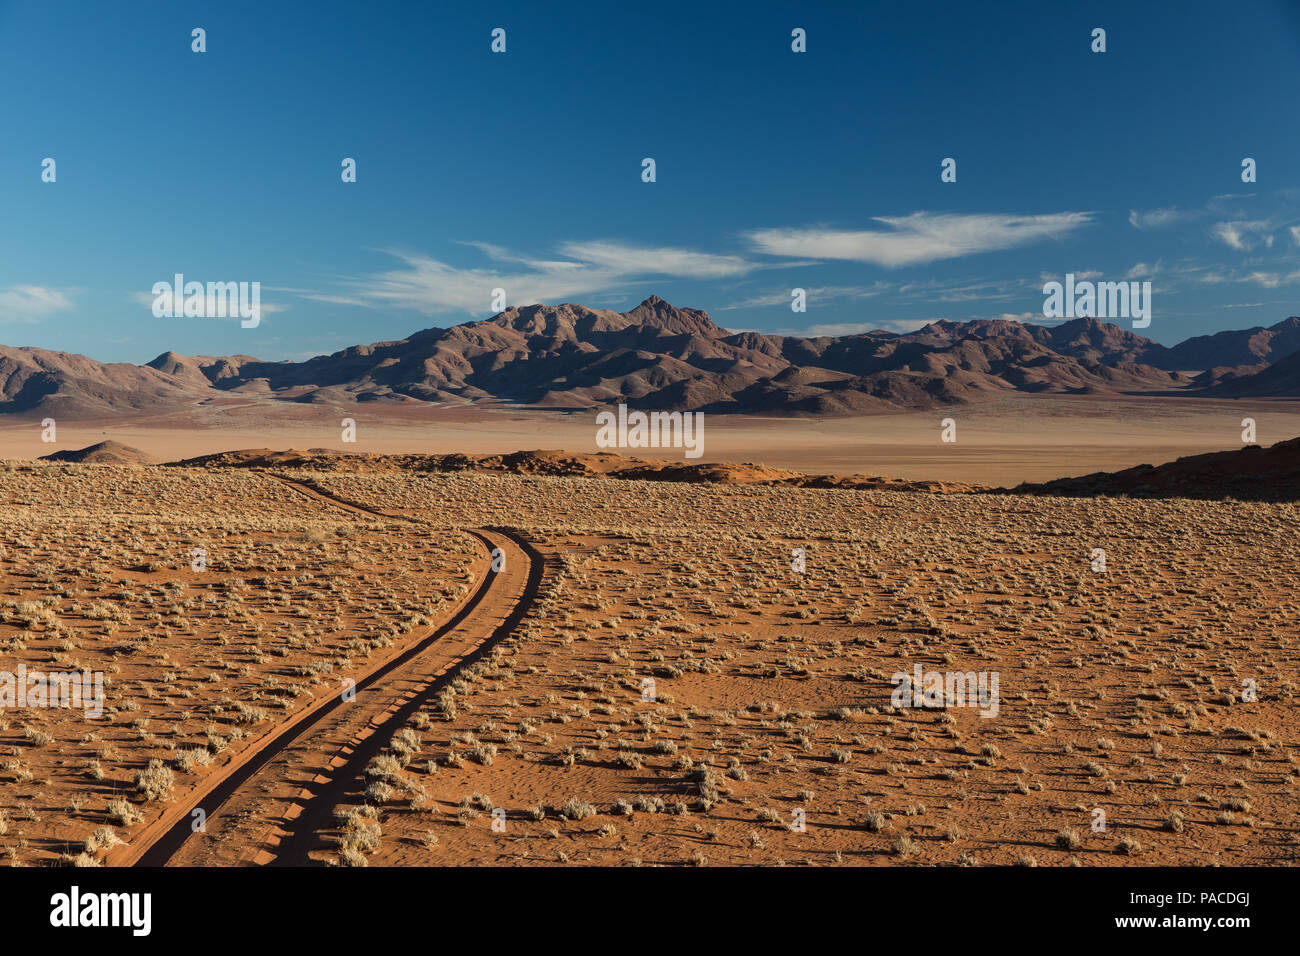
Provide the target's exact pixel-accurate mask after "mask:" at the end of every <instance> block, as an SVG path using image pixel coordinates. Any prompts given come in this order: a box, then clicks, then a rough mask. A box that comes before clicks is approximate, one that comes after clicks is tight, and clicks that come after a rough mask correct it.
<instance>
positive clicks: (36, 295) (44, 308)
mask: <svg viewBox="0 0 1300 956" xmlns="http://www.w3.org/2000/svg"><path fill="white" fill-rule="evenodd" d="M71 308H72V299H71V298H70V297H69V293H68V292H64V291H62V290H59V289H50V288H47V287H45V286H40V285H13V286H9V287H8V288H7V289H0V322H18V323H31V322H40V321H41V320H42V319H44V318H46V317H47V316H50V315H53V314H54V313H56V312H66V311H67V310H68V309H71Z"/></svg>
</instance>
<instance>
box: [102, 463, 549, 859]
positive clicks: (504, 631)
mask: <svg viewBox="0 0 1300 956" xmlns="http://www.w3.org/2000/svg"><path fill="white" fill-rule="evenodd" d="M269 477H272V478H274V479H275V480H277V481H280V482H283V483H285V484H287V485H290V486H291V487H293V488H295V489H296V490H298V491H300V492H302V493H303V494H304V495H307V496H308V497H311V498H314V499H316V500H319V501H321V502H322V503H325V504H328V505H330V506H332V507H339V508H343V509H346V510H349V511H354V512H360V513H365V514H373V515H379V516H382V517H389V518H402V517H403V516H399V515H387V514H384V513H383V512H381V511H377V510H374V509H372V508H369V507H367V506H365V505H361V504H358V503H356V502H349V501H344V500H342V499H339V498H336V497H334V496H331V495H328V494H326V493H324V492H322V491H320V490H318V489H316V488H313V487H311V486H309V485H307V484H304V483H302V482H299V481H296V480H292V479H288V478H284V477H282V476H278V475H274V476H269ZM405 520H413V519H405ZM469 533H470V534H472V535H473V536H474V537H475V538H477V539H478V540H479V541H480V543H481V544H482V545H483V548H484V552H485V558H484V562H483V564H482V566H481V568H480V569H479V572H478V573H479V582H478V585H477V587H476V588H475V589H474V591H473V592H472V593H471V594H470V595H469V596H468V598H466V599H465V600H464V602H463V603H462V604H461V605H460V606H459V607H458V608H457V609H456V610H455V612H454V613H453V614H452V616H451V617H450V618H449V619H448V620H447V621H445V622H444V623H442V624H441V625H439V626H438V627H436V628H435V629H434V630H433V631H432V632H431V633H429V634H427V635H426V636H425V637H423V638H421V639H420V640H418V641H417V642H416V643H414V644H413V645H411V646H409V647H407V648H406V649H405V650H401V651H399V652H398V653H397V654H396V655H395V656H392V657H390V658H388V659H387V660H384V661H381V662H378V663H377V664H376V666H375V667H374V668H372V669H371V670H369V671H367V672H365V673H364V674H362V675H359V676H358V677H357V678H356V684H355V698H354V699H353V700H351V701H345V700H344V699H343V694H342V693H341V691H340V692H338V693H332V694H331V695H330V696H328V697H323V698H322V699H320V700H318V701H316V702H315V703H313V704H312V705H310V706H309V707H308V708H307V710H305V711H303V712H301V713H299V714H297V715H295V716H294V717H293V718H292V719H291V720H290V722H289V723H288V724H287V726H284V727H282V728H280V729H278V730H273V731H271V732H270V733H269V734H268V735H267V736H266V737H265V738H264V739H262V740H261V741H259V742H257V743H256V744H254V745H253V746H252V747H250V748H249V749H248V750H246V751H244V752H242V753H241V754H239V756H238V757H237V758H236V759H234V760H232V761H231V762H230V763H228V764H226V765H224V766H220V767H217V768H214V769H213V770H212V771H211V772H210V773H209V774H207V775H206V776H205V777H204V778H203V780H202V781H201V782H200V784H199V786H198V787H197V789H195V790H194V791H191V792H190V793H189V794H188V795H186V796H185V797H184V798H183V799H182V800H179V801H177V803H175V804H173V805H172V806H170V807H168V808H167V810H166V811H165V812H164V814H163V815H162V816H161V817H159V818H158V819H157V820H155V821H153V822H152V823H150V824H149V825H148V826H146V827H145V828H144V829H143V830H141V831H140V832H139V833H137V834H136V835H135V838H134V839H133V840H132V841H131V843H130V845H129V846H126V847H123V848H122V849H121V850H120V851H119V852H118V853H116V854H113V855H112V856H111V857H110V858H109V859H108V860H106V862H107V863H108V864H109V865H112V866H165V865H181V866H187V865H188V866H216V865H265V864H289V865H293V864H298V865H302V864H309V863H312V862H315V861H314V860H313V859H312V857H311V854H312V853H313V851H315V850H318V849H320V847H319V846H318V845H317V843H318V841H317V838H316V833H317V831H318V830H319V829H320V828H321V827H323V826H328V825H329V823H330V813H331V810H332V808H333V806H334V804H335V803H336V801H337V798H338V797H339V796H340V795H341V794H342V793H344V792H346V790H347V789H348V787H349V786H350V785H351V784H352V783H353V782H354V781H355V780H356V779H357V778H358V776H359V775H360V773H361V771H362V769H363V768H364V767H365V765H366V763H367V762H368V761H369V760H370V758H371V757H372V756H374V755H375V754H376V753H378V752H379V750H380V749H381V748H382V747H383V745H384V744H385V743H386V742H387V741H388V739H389V738H390V737H391V735H392V734H393V733H394V732H395V731H396V730H398V729H399V728H400V727H402V726H403V725H404V724H405V723H406V721H407V720H409V719H410V716H411V715H412V714H413V713H414V712H415V711H416V710H417V709H418V708H419V707H420V706H421V705H422V704H424V703H426V702H427V701H428V700H429V699H430V698H432V697H433V696H435V695H436V694H437V693H438V692H439V691H440V690H441V689H442V687H443V686H445V685H446V684H447V683H449V682H450V681H451V680H452V679H454V677H455V674H456V671H457V670H458V669H459V668H460V667H462V666H465V665H468V664H471V663H473V662H474V661H475V660H477V659H479V658H480V657H481V656H483V655H484V654H486V653H487V652H489V651H490V650H491V648H492V647H493V646H494V645H495V644H496V643H497V642H498V641H500V640H502V639H503V638H504V637H506V636H507V635H508V634H509V633H510V632H511V631H512V630H513V629H514V627H515V626H516V625H517V624H518V623H519V621H520V620H521V619H522V618H523V616H524V614H525V613H526V612H527V610H528V608H529V606H530V605H531V603H532V601H533V600H534V599H535V597H536V595H537V593H538V591H539V589H540V585H541V578H542V559H541V556H540V555H539V554H538V553H537V552H536V551H535V550H534V549H533V548H532V546H531V545H529V544H528V543H527V542H526V541H525V540H523V539H522V538H521V537H519V536H518V535H517V534H515V533H514V532H512V531H509V530H507V529H500V528H492V529H488V528H485V529H480V530H474V531H470V532H469ZM496 548H500V549H501V550H502V552H504V555H505V566H504V568H502V569H501V570H500V571H497V572H493V571H491V552H492V551H493V549H496ZM197 809H201V810H202V811H203V813H204V815H205V818H204V828H203V830H202V831H200V832H196V828H195V824H194V822H193V821H194V820H195V815H194V812H195V810H197Z"/></svg>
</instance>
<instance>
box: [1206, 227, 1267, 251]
mask: <svg viewBox="0 0 1300 956" xmlns="http://www.w3.org/2000/svg"><path fill="white" fill-rule="evenodd" d="M1274 228H1275V227H1274V226H1273V224H1272V223H1271V222H1269V221H1268V220H1265V219H1253V220H1236V221H1231V222H1216V223H1215V224H1214V226H1213V228H1212V229H1210V235H1212V236H1213V237H1214V238H1215V239H1217V240H1219V241H1220V242H1222V243H1223V244H1224V245H1226V246H1230V247H1231V248H1233V249H1237V250H1239V251H1242V252H1246V251H1249V250H1251V249H1254V248H1255V246H1256V245H1258V243H1259V242H1261V241H1262V242H1263V243H1264V245H1265V246H1267V247H1269V248H1272V247H1273V236H1272V235H1270V233H1271V232H1272V231H1273V229H1274Z"/></svg>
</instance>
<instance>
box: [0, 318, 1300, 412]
mask: <svg viewBox="0 0 1300 956" xmlns="http://www.w3.org/2000/svg"><path fill="white" fill-rule="evenodd" d="M1225 337H1226V338H1225ZM1292 345H1294V346H1295V348H1294V349H1293V350H1292V351H1293V352H1300V318H1297V317H1294V316H1293V317H1290V318H1288V319H1286V320H1283V321H1282V322H1279V323H1277V325H1275V326H1272V327H1270V328H1267V329H1265V328H1262V327H1256V328H1252V329H1246V330H1239V331H1237V332H1220V333H1216V334H1215V335H1213V336H1198V337H1194V338H1192V339H1188V340H1186V341H1185V342H1183V343H1180V344H1179V345H1177V346H1173V347H1166V346H1163V345H1160V344H1159V343H1156V342H1154V341H1152V340H1150V339H1146V338H1144V337H1142V336H1140V335H1137V334H1135V333H1133V332H1131V331H1129V330H1127V329H1123V328H1120V327H1119V326H1116V325H1113V324H1110V323H1106V322H1101V321H1099V320H1097V319H1095V318H1080V319H1073V320H1071V321H1068V322H1064V323H1062V324H1060V325H1056V326H1042V325H1037V324H1029V323H1022V322H1016V321H1010V320H1002V319H990V320H973V321H969V322H952V321H948V320H941V321H936V322H932V323H929V324H927V325H926V326H924V327H922V328H920V329H917V330H915V331H912V332H906V333H897V332H887V331H883V330H873V331H869V332H861V333H854V334H852V335H845V336H813V337H808V336H786V335H774V334H768V333H761V332H753V331H741V332H732V331H730V330H728V329H725V328H723V327H721V326H718V325H717V324H715V323H714V322H713V320H712V319H711V318H710V317H709V315H708V313H707V312H704V311H703V310H699V309H687V308H679V307H677V306H674V305H671V304H670V303H668V302H666V301H665V300H663V299H661V298H659V297H658V296H655V295H651V296H649V297H647V298H646V299H645V300H644V301H642V302H641V303H640V304H638V305H637V306H636V307H634V308H632V309H630V310H628V311H627V312H615V311H612V310H608V309H591V308H588V307H586V306H583V305H580V304H577V303H561V304H560V305H558V306H547V305H541V304H534V305H526V306H515V307H512V308H510V309H506V310H504V311H502V312H500V313H498V314H497V315H495V316H492V317H490V318H487V319H481V320H475V321H472V322H466V323H462V324H460V325H455V326H451V327H449V328H440V327H432V328H428V329H422V330H419V331H416V332H414V333H412V334H411V335H409V336H407V337H406V338H403V339H397V340H392V341H384V342H372V343H369V344H358V345H353V346H349V347H348V348H345V349H341V350H339V351H336V352H333V353H331V354H329V355H319V356H315V357H313V358H310V359H307V360H305V361H287V360H286V361H278V362H272V361H265V360H262V359H258V358H256V357H254V356H251V355H227V356H210V355H195V356H186V355H182V354H180V353H177V352H174V351H168V352H164V353H162V354H161V355H158V356H157V357H156V358H154V359H152V360H151V361H149V362H147V363H145V364H144V365H138V366H137V365H131V364H129V363H100V362H97V361H95V360H94V359H91V358H88V357H86V356H81V355H76V354H74V353H68V352H52V351H49V350H44V349H35V348H10V347H3V346H0V412H3V413H10V414H12V413H21V412H41V413H50V414H55V413H62V414H64V415H67V416H70V417H75V416H80V415H93V414H98V413H106V412H109V413H113V412H121V411H123V410H150V409H161V408H167V407H176V406H177V404H178V403H181V404H184V403H187V402H188V403H201V402H204V401H207V400H210V399H212V398H214V397H218V396H220V395H222V394H231V395H238V396H245V397H249V398H254V399H257V400H268V401H281V402H299V403H306V404H320V403H323V404H351V403H357V402H377V403H385V402H424V403H446V404H479V403H486V404H501V405H523V406H532V407H539V408H565V409H574V408H596V407H601V406H606V405H610V404H615V403H620V402H623V403H628V404H631V405H637V406H640V407H645V408H670V409H675V410H682V411H707V412H714V413H737V414H743V413H750V412H758V413H765V414H775V415H790V416H810V415H811V416H829V415H852V414H864V413H870V412H877V411H889V410H896V409H901V408H928V407H939V406H946V405H957V404H963V403H967V402H976V401H980V400H983V399H987V398H991V397H996V396H997V395H1000V394H1007V393H1011V392H1024V393H1043V392H1053V393H1058V394H1108V393H1126V392H1188V393H1189V394H1205V395H1208V394H1216V393H1223V394H1227V393H1229V392H1232V391H1233V390H1236V393H1240V394H1265V392H1258V391H1255V392H1252V391H1250V390H1251V389H1252V388H1266V389H1267V388H1286V389H1291V390H1292V391H1290V392H1288V393H1287V394H1295V393H1296V391H1297V390H1300V378H1297V376H1294V375H1290V376H1287V375H1276V376H1273V377H1272V378H1269V377H1268V376H1266V375H1265V376H1264V377H1262V378H1261V377H1259V376H1261V375H1262V374H1263V373H1265V372H1266V371H1267V370H1268V369H1269V368H1270V367H1271V366H1272V364H1273V363H1275V362H1277V361H1278V360H1279V359H1284V358H1286V356H1287V355H1289V354H1291V353H1285V354H1284V353H1283V352H1282V351H1281V350H1283V349H1287V348H1290V347H1291V346H1292ZM1211 358H1213V359H1214V360H1215V362H1214V364H1215V366H1217V367H1216V368H1214V369H1210V368H1209V366H1197V365H1189V364H1188V362H1189V361H1191V360H1192V359H1197V360H1198V361H1209V360H1210V359H1211ZM1236 359H1246V360H1248V361H1242V362H1236V361H1235V360H1236ZM1224 360H1227V361H1224ZM1297 364H1298V365H1300V360H1297ZM1228 365H1231V366H1233V367H1231V368H1227V367H1224V366H1228ZM1193 372H1199V373H1200V375H1199V376H1197V375H1193V374H1191V373H1193ZM1274 383H1276V384H1274ZM1268 394H1272V393H1271V392H1268Z"/></svg>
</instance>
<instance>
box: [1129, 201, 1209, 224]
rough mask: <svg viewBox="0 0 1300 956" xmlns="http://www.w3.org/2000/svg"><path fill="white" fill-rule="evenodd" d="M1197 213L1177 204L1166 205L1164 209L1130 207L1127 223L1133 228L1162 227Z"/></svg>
mask: <svg viewBox="0 0 1300 956" xmlns="http://www.w3.org/2000/svg"><path fill="white" fill-rule="evenodd" d="M1195 215H1197V213H1195V212H1190V211H1188V210H1186V209H1179V208H1178V207H1177V206H1167V207H1165V208H1164V209H1148V210H1145V211H1143V210H1139V209H1130V210H1129V211H1128V221H1129V225H1130V226H1132V227H1133V228H1134V229H1164V228H1167V227H1169V226H1172V225H1175V224H1177V223H1180V222H1183V221H1184V220H1186V219H1190V218H1191V217H1193V216H1195Z"/></svg>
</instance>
